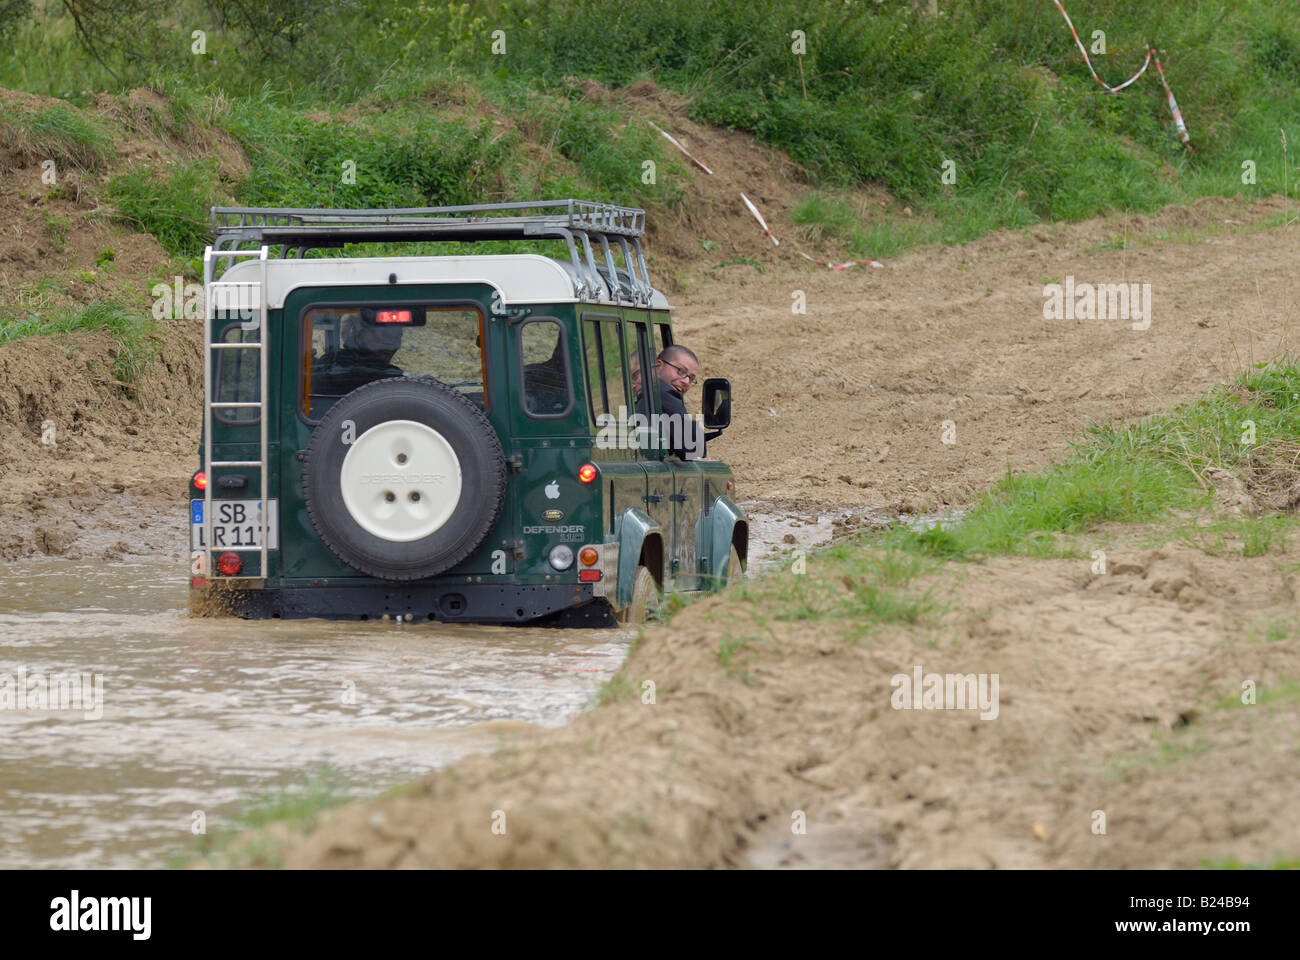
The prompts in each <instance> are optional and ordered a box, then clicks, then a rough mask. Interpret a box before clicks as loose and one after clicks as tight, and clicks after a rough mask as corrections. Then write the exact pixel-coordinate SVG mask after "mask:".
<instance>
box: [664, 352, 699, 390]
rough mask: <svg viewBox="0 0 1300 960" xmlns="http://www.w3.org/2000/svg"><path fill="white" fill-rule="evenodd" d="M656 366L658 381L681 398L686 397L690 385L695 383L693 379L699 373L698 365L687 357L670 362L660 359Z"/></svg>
mask: <svg viewBox="0 0 1300 960" xmlns="http://www.w3.org/2000/svg"><path fill="white" fill-rule="evenodd" d="M658 366H659V379H660V380H662V381H663V382H664V383H666V384H668V385H669V386H670V387H672V388H673V389H674V390H676V391H677V392H678V393H680V394H682V395H683V396H685V395H686V391H687V390H689V389H691V384H693V383H694V382H695V378H696V376H697V375H698V374H699V372H700V367H699V364H697V363H696V362H695V361H694V360H692V359H691V358H690V357H687V356H682V357H678V358H677V360H672V361H670V360H664V359H662V358H660V359H659V361H658Z"/></svg>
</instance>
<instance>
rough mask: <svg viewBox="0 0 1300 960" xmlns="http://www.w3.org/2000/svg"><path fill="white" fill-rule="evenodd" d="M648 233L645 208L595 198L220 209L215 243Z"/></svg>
mask: <svg viewBox="0 0 1300 960" xmlns="http://www.w3.org/2000/svg"><path fill="white" fill-rule="evenodd" d="M572 230H577V231H582V232H583V233H587V234H592V235H596V236H600V235H605V236H611V237H641V236H644V235H645V211H644V210H641V209H639V208H636V207H620V206H617V205H615V204H612V203H595V202H593V201H590V200H575V199H572V198H570V199H568V200H539V201H533V202H524V203H476V204H467V205H463V206H454V207H400V208H393V209H383V210H324V209H312V208H310V207H306V208H296V207H213V208H212V231H213V234H214V238H215V239H214V242H213V247H214V249H218V250H220V249H231V248H234V247H235V246H238V245H242V244H246V243H253V244H258V245H261V244H283V245H285V246H287V247H293V248H311V247H335V246H342V245H343V244H345V243H367V242H369V243H376V242H402V241H417V242H418V241H430V240H460V241H473V240H509V239H516V238H526V237H539V238H540V237H547V236H552V237H554V236H563V235H564V234H563V233H562V232H560V231H572Z"/></svg>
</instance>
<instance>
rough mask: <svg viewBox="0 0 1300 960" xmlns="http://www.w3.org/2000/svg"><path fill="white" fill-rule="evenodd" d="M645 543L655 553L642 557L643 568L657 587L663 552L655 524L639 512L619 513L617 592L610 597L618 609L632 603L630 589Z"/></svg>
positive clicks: (662, 573)
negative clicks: (645, 562)
mask: <svg viewBox="0 0 1300 960" xmlns="http://www.w3.org/2000/svg"><path fill="white" fill-rule="evenodd" d="M647 543H649V544H650V545H651V546H652V547H654V546H655V545H656V544H657V549H653V550H651V551H650V553H651V555H650V556H647V557H646V560H647V564H646V566H647V567H648V568H649V570H650V575H651V576H653V577H654V578H655V582H656V583H658V584H659V589H660V590H662V589H663V585H664V568H663V562H664V548H663V531H662V530H661V529H660V528H659V524H657V523H655V522H654V520H652V519H650V516H649V515H648V514H647V513H645V511H643V510H638V509H637V508H636V507H629V508H628V509H627V510H625V511H623V516H622V518H621V519H620V520H619V523H618V590H617V592H616V593H615V595H614V602H615V605H616V606H618V607H619V608H620V609H622V608H623V607H626V606H627V605H628V604H629V603H631V602H632V587H633V585H635V583H636V568H637V565H638V564H639V563H640V562H641V551H642V549H643V548H644V547H645V546H646V545H647Z"/></svg>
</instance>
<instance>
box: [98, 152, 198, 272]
mask: <svg viewBox="0 0 1300 960" xmlns="http://www.w3.org/2000/svg"><path fill="white" fill-rule="evenodd" d="M108 195H109V197H110V198H111V199H112V201H113V205H114V207H115V208H116V216H117V218H118V219H119V220H123V221H125V222H127V223H130V224H132V225H133V226H135V227H137V228H138V229H141V230H145V231H147V232H148V233H152V234H153V235H154V236H155V237H157V238H158V242H159V243H161V244H162V245H163V246H164V247H165V248H166V249H167V250H168V251H169V252H171V253H174V254H185V253H189V254H195V253H199V252H202V250H203V246H204V244H206V243H207V242H208V241H209V240H210V239H211V237H212V222H211V217H210V214H209V211H210V209H211V207H212V206H213V205H214V204H216V203H218V202H219V201H220V199H221V197H220V188H219V184H218V180H217V174H216V170H215V168H214V167H213V166H212V165H211V164H209V163H204V162H202V161H200V162H195V163H190V164H186V165H184V166H180V167H177V168H175V169H173V170H172V171H170V172H169V173H167V174H160V173H159V172H158V171H155V170H148V169H144V168H137V169H134V170H129V171H127V172H126V173H123V174H121V175H120V176H118V177H115V178H114V179H113V180H111V181H110V182H109V184H108Z"/></svg>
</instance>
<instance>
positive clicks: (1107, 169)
mask: <svg viewBox="0 0 1300 960" xmlns="http://www.w3.org/2000/svg"><path fill="white" fill-rule="evenodd" d="M76 6H77V9H78V17H79V26H78V24H77V23H74V22H73V21H72V20H71V18H70V17H69V16H68V15H67V14H66V12H65V10H64V8H63V7H60V6H57V5H46V6H41V5H36V4H28V3H21V2H19V3H13V2H11V3H8V4H5V5H3V7H0V30H3V31H5V32H6V34H7V37H8V42H6V43H5V44H4V49H3V50H0V86H8V87H13V88H17V89H24V90H29V91H32V92H36V93H41V94H47V95H52V96H59V97H66V98H67V99H68V100H69V102H71V103H74V104H85V103H87V102H88V96H89V94H92V93H94V92H96V91H110V92H113V93H117V94H121V93H124V92H125V91H126V90H128V89H130V88H131V87H133V86H143V85H147V86H150V87H152V88H153V89H155V90H157V91H159V92H162V93H164V94H165V95H166V96H167V97H168V99H169V102H170V104H171V107H170V110H167V109H163V108H159V107H156V106H155V105H151V104H149V103H137V104H136V105H135V106H134V107H133V112H134V113H136V114H137V115H139V113H140V111H144V113H146V114H147V115H148V116H147V117H145V120H146V121H147V123H148V125H149V127H150V129H152V130H154V132H155V133H158V134H159V135H165V136H170V137H182V138H183V137H184V136H186V135H187V132H188V131H191V130H193V129H195V128H196V127H199V126H202V125H204V124H209V125H217V126H221V127H225V128H226V129H228V130H230V131H231V132H232V133H234V134H235V136H236V137H237V139H238V140H239V141H240V142H241V143H242V144H243V145H244V147H245V148H246V150H247V151H248V153H249V155H250V158H251V159H252V161H253V173H252V176H251V177H250V178H249V179H248V180H247V181H246V182H244V183H242V184H229V185H228V186H229V187H230V188H231V191H232V192H233V193H234V194H235V195H236V196H237V198H238V199H239V200H241V201H243V202H247V203H294V204H301V205H312V206H315V205H339V204H349V205H351V204H355V205H359V206H380V205H386V204H398V203H402V204H407V203H439V202H455V201H457V200H478V201H482V200H495V199H504V198H512V199H513V198H520V197H534V196H541V195H543V194H554V195H567V194H572V193H587V194H592V195H599V196H602V197H609V198H611V199H614V200H618V201H626V202H634V203H638V204H641V205H644V206H647V207H648V208H650V209H652V210H663V209H664V208H668V207H673V206H678V205H690V204H691V203H692V202H693V201H692V197H691V192H690V190H689V187H688V185H687V183H686V181H685V179H684V171H685V169H686V168H685V166H684V163H683V162H682V161H681V159H680V158H679V157H678V156H677V154H676V153H675V152H674V151H672V149H671V148H665V144H664V142H663V141H662V140H661V139H660V138H659V137H658V136H657V134H655V133H654V132H653V131H652V130H650V129H649V128H648V127H646V126H645V125H644V124H641V123H628V113H627V109H626V108H625V107H623V106H620V105H619V103H618V101H611V100H608V99H604V98H603V97H602V96H601V95H600V90H599V87H597V86H593V84H592V83H591V81H595V82H596V83H597V84H600V85H604V86H606V87H611V88H619V87H627V86H629V85H631V84H634V83H637V82H639V81H642V80H645V79H653V80H654V81H655V82H656V83H657V84H659V85H660V86H661V87H663V88H666V89H667V90H669V91H672V92H673V94H674V95H677V96H680V97H681V98H682V100H683V102H686V103H688V104H689V107H688V109H689V112H690V114H691V116H692V117H693V118H694V119H696V120H698V121H701V122H705V123H711V124H716V125H720V126H724V127H730V128H734V129H738V130H744V131H747V132H749V133H751V134H753V135H754V136H756V137H757V138H759V139H760V140H762V141H764V142H766V143H769V144H771V145H773V146H775V147H778V148H780V149H782V150H784V151H786V152H787V153H788V154H789V155H790V156H792V157H793V158H794V160H795V161H796V163H797V164H798V165H799V167H800V168H801V171H802V173H803V176H804V177H805V178H806V180H807V181H808V184H809V193H808V194H807V195H806V196H805V197H803V198H802V199H801V200H800V201H798V203H797V204H796V206H795V209H794V210H793V211H792V212H793V215H794V217H795V219H796V221H797V222H798V223H800V224H801V225H802V227H803V229H804V231H805V233H806V234H807V237H808V238H809V239H813V240H815V239H818V238H834V239H836V240H838V241H839V242H841V243H843V244H845V245H846V246H847V247H848V248H849V250H850V251H851V252H852V253H853V254H856V255H861V254H870V255H873V256H892V255H894V254H896V253H898V252H899V251H901V250H903V249H905V248H907V247H909V246H912V245H915V244H918V243H930V242H963V241H967V240H970V239H973V238H975V237H977V236H980V235H981V234H983V233H985V232H987V231H988V230H990V229H994V228H998V227H1018V226H1024V225H1027V224H1032V223H1039V222H1046V221H1055V220H1074V219H1079V218H1083V217H1088V216H1092V215H1095V214H1098V213H1101V212H1104V211H1107V210H1133V211H1137V212H1150V211H1152V210H1155V209H1157V208H1159V207H1160V206H1162V205H1165V204H1168V203H1173V202H1179V201H1187V200H1191V199H1194V198H1196V197H1200V196H1207V195H1229V196H1230V195H1233V194H1236V193H1241V194H1244V195H1247V196H1266V195H1268V194H1272V193H1276V192H1280V191H1285V192H1292V191H1294V189H1295V186H1296V183H1295V181H1296V179H1297V178H1296V176H1295V171H1294V170H1293V169H1291V166H1292V160H1291V159H1290V158H1289V156H1288V154H1287V153H1286V151H1285V149H1284V147H1283V137H1282V131H1284V130H1289V131H1290V134H1291V140H1292V142H1293V143H1300V124H1298V123H1297V120H1298V119H1300V99H1298V96H1300V21H1298V20H1297V19H1296V18H1295V17H1294V16H1293V15H1292V13H1291V12H1290V11H1288V10H1286V9H1283V7H1284V5H1278V4H1276V3H1273V2H1269V0H1239V2H1236V3H1232V4H1226V5H1224V4H1217V5H1206V4H1203V3H1200V2H1198V0H1157V2H1146V3H1139V2H1137V0H1123V2H1118V3H1116V2H1111V0H1072V2H1071V4H1070V12H1071V15H1072V16H1073V17H1074V19H1075V22H1076V24H1077V25H1078V27H1079V29H1080V31H1081V32H1082V33H1083V35H1084V36H1085V37H1091V35H1092V32H1093V31H1094V30H1103V31H1104V32H1105V35H1106V52H1105V54H1104V55H1100V54H1099V55H1096V56H1094V61H1095V62H1096V65H1097V68H1098V70H1099V71H1100V72H1101V73H1102V75H1103V76H1105V77H1106V78H1107V79H1108V80H1109V81H1110V82H1112V83H1114V82H1118V81H1119V80H1120V79H1124V78H1127V76H1129V75H1130V74H1131V73H1132V72H1133V71H1134V70H1135V69H1136V68H1137V66H1138V65H1139V64H1140V63H1141V62H1142V59H1143V57H1144V55H1145V47H1144V44H1145V43H1146V42H1147V41H1148V40H1149V41H1151V42H1153V43H1156V44H1157V45H1158V46H1159V47H1160V49H1161V51H1162V58H1163V63H1164V66H1165V70H1166V73H1167V75H1168V77H1169V81H1170V83H1171V84H1172V86H1173V88H1174V91H1175V93H1176V95H1177V97H1178V100H1179V103H1180V105H1181V106H1182V109H1183V111H1184V114H1185V116H1186V119H1187V122H1188V124H1189V129H1190V132H1191V136H1192V141H1193V144H1194V146H1195V152H1194V153H1193V152H1189V151H1188V150H1187V149H1186V148H1184V147H1183V146H1182V144H1180V143H1179V142H1178V139H1177V137H1176V135H1175V134H1174V131H1173V128H1172V123H1171V120H1170V117H1169V114H1168V108H1167V105H1166V102H1165V99H1164V93H1163V90H1162V88H1161V86H1160V84H1159V81H1158V78H1157V76H1156V73H1155V70H1154V68H1153V69H1151V70H1150V71H1148V74H1147V75H1146V76H1144V77H1142V78H1141V79H1140V80H1139V81H1137V83H1135V84H1134V85H1133V86H1131V87H1130V88H1128V89H1127V90H1125V91H1123V92H1122V93H1120V94H1118V95H1108V94H1106V93H1104V92H1103V91H1101V90H1100V89H1099V88H1098V87H1097V84H1096V83H1095V82H1094V81H1093V80H1092V78H1091V77H1090V76H1089V75H1088V73H1087V70H1086V68H1085V66H1084V64H1083V62H1082V59H1081V58H1080V56H1079V53H1078V50H1077V49H1076V48H1075V46H1074V43H1073V41H1072V38H1071V37H1070V33H1069V30H1068V29H1067V27H1066V25H1065V23H1064V21H1063V20H1062V18H1061V17H1060V14H1059V13H1058V12H1057V10H1056V8H1055V7H1054V6H1053V5H1052V4H1049V3H1044V2H1039V0H1010V2H1008V0H951V2H945V3H943V4H941V5H940V6H941V13H940V15H939V16H938V17H937V18H936V17H930V16H928V15H927V14H926V13H924V11H923V8H924V6H925V5H924V4H914V3H913V2H911V0H880V2H875V0H870V2H869V0H848V2H821V3H813V4H802V5H798V4H793V3H791V2H790V0H708V2H704V3H699V2H696V0H591V2H587V3H581V4H575V3H568V2H561V0H535V2H523V0H478V2H476V3H474V4H469V3H456V2H446V0H442V2H428V3H425V2H422V3H412V2H409V0H326V2H323V3H318V4H310V5H304V4H302V3H301V2H300V0H270V2H267V3H265V4H253V5H249V4H236V3H232V2H229V0H181V2H180V3H179V4H165V3H163V2H161V0H118V2H113V3H109V2H107V0H86V2H84V3H78V4H77V5H76ZM918 8H921V9H918ZM195 24H207V25H213V24H221V26H220V27H219V28H218V27H210V28H209V29H208V30H207V32H206V33H205V34H204V36H203V37H202V38H201V40H196V39H195V38H193V36H192V33H193V30H194V25H195ZM793 31H801V32H802V33H801V34H793V35H792V32H793ZM801 44H802V45H803V46H801ZM83 91H84V92H83ZM0 124H3V125H4V126H5V127H6V129H7V130H8V132H9V138H10V141H11V142H14V143H17V144H18V145H19V147H20V149H21V150H23V152H24V153H26V154H27V155H29V156H36V155H42V156H44V155H46V154H50V155H56V156H60V157H65V158H67V159H68V160H69V161H71V162H74V163H77V164H78V165H80V166H83V167H92V166H96V165H102V164H104V163H105V162H106V158H107V156H108V155H109V150H108V147H109V142H110V141H109V139H108V137H107V135H106V133H105V131H104V130H103V129H102V127H100V126H97V124H96V123H95V122H93V121H91V120H89V119H87V118H86V117H85V116H84V115H82V114H80V113H79V112H78V111H76V110H72V109H69V108H67V107H62V106H60V107H56V108H53V109H51V110H47V111H44V112H43V113H40V114H37V115H34V116H31V117H26V118H24V117H18V118H15V117H14V116H13V112H12V111H10V112H9V113H6V114H5V115H3V116H0ZM647 160H651V161H654V162H655V163H656V164H657V167H658V171H657V176H656V177H654V178H646V177H645V176H644V175H643V174H644V167H643V164H644V162H645V161H647ZM347 161H352V162H354V163H355V164H356V171H355V174H356V175H355V181H354V182H353V181H352V180H349V179H346V178H345V177H344V175H343V169H342V168H343V164H344V163H345V162H347ZM1247 161H1249V163H1250V164H1252V165H1253V168H1254V181H1255V182H1253V183H1250V182H1243V163H1245V162H1247ZM949 162H950V163H949ZM945 170H946V171H947V173H948V175H947V176H943V175H942V174H943V173H944V171H945ZM1247 180H1249V178H1247ZM172 181H173V182H171V183H169V184H165V185H163V186H162V187H159V188H155V190H154V191H153V193H152V194H151V193H150V191H149V190H148V189H146V186H147V185H146V184H143V183H138V182H130V181H128V182H120V183H119V184H118V186H117V188H116V194H117V200H118V202H119V207H121V208H125V213H124V215H125V216H127V217H129V218H131V219H132V221H133V222H135V223H138V224H141V225H144V226H147V227H149V228H150V229H154V228H155V227H156V228H157V229H159V230H162V231H163V234H164V235H166V236H167V238H168V239H167V240H166V241H165V242H166V243H167V245H168V246H169V248H170V249H174V250H182V249H184V250H186V251H187V252H188V255H193V253H194V252H195V251H194V250H193V249H192V245H193V244H194V243H195V242H197V241H196V237H198V236H200V235H201V231H198V229H197V227H196V226H195V221H194V219H193V217H192V216H191V214H192V210H191V207H192V205H193V204H192V203H191V201H197V200H199V199H204V200H205V201H206V199H207V198H209V197H210V196H211V194H212V193H213V190H214V189H215V185H214V180H213V178H212V177H211V176H210V175H209V174H208V173H206V172H200V171H197V170H195V169H192V168H191V169H189V170H182V171H179V172H178V173H177V174H175V175H173V177H172ZM867 185H872V186H878V187H881V188H884V190H885V191H888V195H889V196H891V197H892V198H893V200H892V201H889V200H887V201H886V204H885V206H884V207H883V208H882V207H877V206H868V207H861V206H856V205H854V204H852V203H848V202H846V198H847V197H848V194H846V192H845V191H846V189H847V188H851V187H862V186H867ZM881 195H882V196H884V194H881ZM150 198H153V199H158V200H162V201H168V202H170V201H171V200H172V199H173V198H174V199H177V200H178V201H179V206H178V209H177V211H176V212H174V213H173V214H171V215H169V216H168V217H166V218H159V217H158V216H156V215H155V216H154V217H149V216H146V210H145V209H144V206H143V205H144V204H145V203H146V202H147V201H148V200H149V199H150ZM904 204H906V205H907V206H909V207H910V208H912V209H911V210H910V211H906V212H904V211H902V209H901V207H902V205H904ZM699 212H703V211H699ZM160 220H161V222H160ZM1118 242H1119V243H1121V244H1123V243H1126V242H1127V241H1125V240H1123V239H1122V238H1121V239H1120V240H1119V241H1118Z"/></svg>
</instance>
